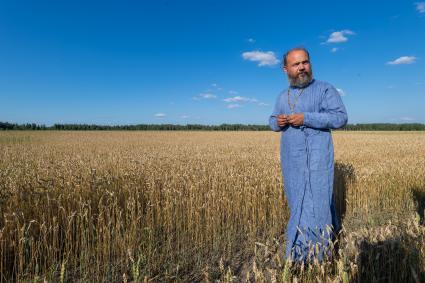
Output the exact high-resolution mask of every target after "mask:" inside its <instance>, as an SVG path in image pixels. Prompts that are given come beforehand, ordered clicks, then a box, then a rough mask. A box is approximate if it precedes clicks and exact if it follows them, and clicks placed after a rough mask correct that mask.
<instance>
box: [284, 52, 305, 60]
mask: <svg viewBox="0 0 425 283" xmlns="http://www.w3.org/2000/svg"><path fill="white" fill-rule="evenodd" d="M306 58H308V55H307V53H306V52H305V51H304V50H293V51H291V52H290V53H289V54H288V60H291V61H293V60H305V59H306Z"/></svg>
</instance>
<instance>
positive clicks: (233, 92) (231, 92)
mask: <svg viewBox="0 0 425 283" xmlns="http://www.w3.org/2000/svg"><path fill="white" fill-rule="evenodd" d="M229 94H238V92H237V91H236V90H229Z"/></svg>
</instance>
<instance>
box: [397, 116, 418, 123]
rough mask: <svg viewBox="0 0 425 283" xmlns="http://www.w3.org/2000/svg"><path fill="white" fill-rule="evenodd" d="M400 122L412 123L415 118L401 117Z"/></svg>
mask: <svg viewBox="0 0 425 283" xmlns="http://www.w3.org/2000/svg"><path fill="white" fill-rule="evenodd" d="M400 121H403V122H412V121H415V118H412V117H401V118H400Z"/></svg>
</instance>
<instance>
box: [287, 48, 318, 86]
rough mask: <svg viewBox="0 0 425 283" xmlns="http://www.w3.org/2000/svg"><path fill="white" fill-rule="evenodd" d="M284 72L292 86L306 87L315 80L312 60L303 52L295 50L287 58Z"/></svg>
mask: <svg viewBox="0 0 425 283" xmlns="http://www.w3.org/2000/svg"><path fill="white" fill-rule="evenodd" d="M283 70H284V71H285V73H286V74H287V75H288V80H289V83H290V84H291V85H292V86H297V87H305V86H306V85H308V84H309V83H310V81H311V80H312V79H313V71H312V70H311V65H310V59H309V58H308V56H307V53H305V52H304V51H303V50H294V51H292V52H291V53H289V54H288V57H287V58H286V66H284V67H283Z"/></svg>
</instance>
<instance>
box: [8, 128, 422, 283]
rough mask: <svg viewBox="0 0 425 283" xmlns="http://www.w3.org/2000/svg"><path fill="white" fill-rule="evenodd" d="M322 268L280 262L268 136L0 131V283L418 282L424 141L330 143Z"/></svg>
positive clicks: (347, 136) (273, 142)
mask: <svg viewBox="0 0 425 283" xmlns="http://www.w3.org/2000/svg"><path fill="white" fill-rule="evenodd" d="M333 135H334V143H335V156H336V171H335V191H336V192H335V194H336V197H337V200H338V207H339V210H340V211H341V212H342V216H343V225H344V231H343V233H341V235H340V237H339V242H338V243H337V244H338V246H339V249H338V250H336V249H335V253H337V254H336V256H335V257H334V260H333V261H330V262H326V263H322V264H319V263H312V264H310V265H306V266H294V265H292V264H291V263H289V262H285V261H284V260H283V256H282V254H283V250H284V240H283V236H282V232H283V231H284V229H285V225H286V222H287V219H288V209H287V206H286V203H285V199H284V196H283V194H282V180H281V174H280V163H279V135H278V134H276V133H272V132H1V133H0V216H1V217H0V273H1V275H0V276H1V277H0V281H1V282H9V281H21V282H29V281H32V282H41V281H43V280H46V281H49V282H50V281H52V282H86V281H88V282H139V281H144V280H146V281H206V282H207V281H210V282H213V281H222V282H223V281H224V282H225V281H235V282H239V281H242V282H244V281H246V280H248V281H254V280H255V281H257V282H262V281H269V282H291V281H292V282H305V281H311V282H317V281H319V282H328V281H332V282H348V281H350V282H351V281H353V282H367V281H381V282H386V281H393V282H399V281H404V282H420V281H421V280H425V268H424V266H425V227H424V226H423V224H424V208H425V133H422V132H416V133H395V132H380V133H375V132H363V133H362V132H337V133H334V134H333Z"/></svg>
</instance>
